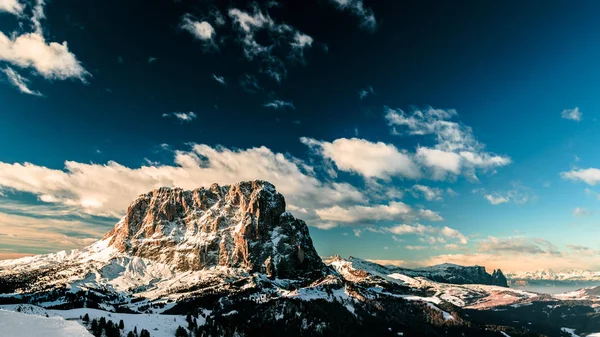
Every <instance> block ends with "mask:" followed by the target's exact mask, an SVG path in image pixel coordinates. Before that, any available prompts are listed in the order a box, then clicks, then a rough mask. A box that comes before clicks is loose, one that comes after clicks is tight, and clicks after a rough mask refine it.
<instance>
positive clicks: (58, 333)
mask: <svg viewBox="0 0 600 337" xmlns="http://www.w3.org/2000/svg"><path fill="white" fill-rule="evenodd" d="M0 336H1V337H39V336H44V337H90V336H92V335H91V334H90V333H89V332H88V331H87V330H86V329H85V328H84V327H83V326H81V325H79V324H78V323H77V322H73V321H67V320H65V319H64V318H62V317H49V318H47V317H43V316H36V315H27V314H24V313H19V312H12V311H6V310H1V309H0Z"/></svg>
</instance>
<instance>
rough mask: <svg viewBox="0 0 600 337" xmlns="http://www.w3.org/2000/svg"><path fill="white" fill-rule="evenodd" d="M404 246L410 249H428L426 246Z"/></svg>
mask: <svg viewBox="0 0 600 337" xmlns="http://www.w3.org/2000/svg"><path fill="white" fill-rule="evenodd" d="M404 248H406V249H408V250H425V249H427V247H426V246H404Z"/></svg>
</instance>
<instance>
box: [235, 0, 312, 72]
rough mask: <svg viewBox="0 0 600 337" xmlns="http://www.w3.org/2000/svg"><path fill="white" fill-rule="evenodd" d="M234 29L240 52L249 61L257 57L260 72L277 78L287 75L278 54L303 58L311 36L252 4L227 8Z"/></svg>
mask: <svg viewBox="0 0 600 337" xmlns="http://www.w3.org/2000/svg"><path fill="white" fill-rule="evenodd" d="M228 14H229V17H230V18H231V19H232V21H233V23H234V28H235V29H237V31H238V36H239V37H238V40H239V42H240V43H241V45H242V47H243V50H244V56H245V57H246V58H247V59H248V60H250V61H257V62H258V64H259V66H260V72H262V73H264V74H266V75H267V76H270V77H271V78H273V79H274V80H275V81H277V82H281V81H282V80H283V79H284V78H286V77H287V66H286V60H285V59H283V58H281V57H280V56H279V55H281V54H288V55H291V58H290V59H289V60H292V61H293V60H295V61H300V62H302V63H303V62H304V52H305V50H306V49H307V48H309V47H311V46H312V44H313V38H312V37H310V36H308V35H306V34H304V33H302V32H300V31H299V30H298V29H296V28H294V27H292V26H290V25H288V24H285V23H278V22H276V21H275V20H273V19H272V18H271V17H270V16H269V14H268V13H267V12H266V11H264V12H263V10H262V9H261V8H260V7H259V6H258V5H254V6H253V8H252V11H251V12H246V11H243V10H240V9H238V8H232V9H230V10H229V12H228ZM261 31H265V32H268V34H267V35H266V36H267V39H264V40H262V41H261V42H259V41H258V39H257V38H256V35H257V34H258V33H259V32H261Z"/></svg>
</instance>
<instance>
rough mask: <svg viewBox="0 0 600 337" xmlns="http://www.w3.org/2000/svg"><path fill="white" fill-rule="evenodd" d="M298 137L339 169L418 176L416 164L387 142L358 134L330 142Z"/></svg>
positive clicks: (368, 175)
mask: <svg viewBox="0 0 600 337" xmlns="http://www.w3.org/2000/svg"><path fill="white" fill-rule="evenodd" d="M301 141H302V143H304V144H306V145H308V146H310V147H311V148H312V149H314V150H316V151H317V152H318V153H319V154H320V155H322V156H323V157H324V158H327V159H330V160H332V161H333V162H334V163H335V165H336V166H337V167H338V169H340V170H342V171H346V172H355V173H358V174H360V175H362V176H364V177H366V178H382V179H387V178H390V177H392V176H402V177H406V178H411V179H415V178H418V177H419V176H420V172H419V167H418V166H417V165H416V164H415V163H414V162H413V161H412V159H411V157H410V155H408V154H406V153H404V152H401V151H399V150H398V149H397V148H396V147H395V146H393V145H390V144H385V143H382V142H377V143H373V142H370V141H368V140H365V139H359V138H351V139H347V138H340V139H336V140H334V141H333V142H331V143H329V142H324V141H317V140H315V139H312V138H306V137H303V138H301Z"/></svg>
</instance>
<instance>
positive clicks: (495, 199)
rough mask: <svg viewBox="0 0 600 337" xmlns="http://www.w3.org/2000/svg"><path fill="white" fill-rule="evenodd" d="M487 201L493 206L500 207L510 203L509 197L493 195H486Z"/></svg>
mask: <svg viewBox="0 0 600 337" xmlns="http://www.w3.org/2000/svg"><path fill="white" fill-rule="evenodd" d="M485 199H486V200H487V201H489V202H490V204H492V205H500V204H504V203H507V202H508V201H509V199H508V197H506V196H501V195H491V194H487V195H485Z"/></svg>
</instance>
